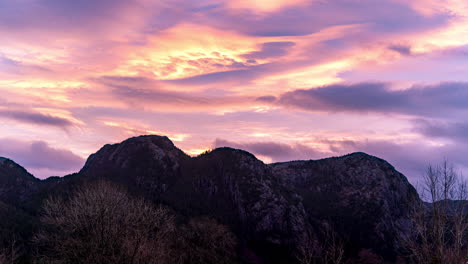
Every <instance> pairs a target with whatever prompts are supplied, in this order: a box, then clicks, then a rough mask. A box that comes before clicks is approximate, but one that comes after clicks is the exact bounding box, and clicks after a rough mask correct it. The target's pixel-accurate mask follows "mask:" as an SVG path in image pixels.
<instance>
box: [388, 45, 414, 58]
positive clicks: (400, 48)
mask: <svg viewBox="0 0 468 264" xmlns="http://www.w3.org/2000/svg"><path fill="white" fill-rule="evenodd" d="M388 49H390V50H393V51H396V52H398V53H400V54H401V55H405V56H408V55H411V47H410V46H406V45H390V46H389V47H388Z"/></svg>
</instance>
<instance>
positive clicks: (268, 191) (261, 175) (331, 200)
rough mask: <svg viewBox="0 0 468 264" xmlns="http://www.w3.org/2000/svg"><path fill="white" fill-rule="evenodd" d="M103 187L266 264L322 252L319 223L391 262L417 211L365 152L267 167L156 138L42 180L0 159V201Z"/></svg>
mask: <svg viewBox="0 0 468 264" xmlns="http://www.w3.org/2000/svg"><path fill="white" fill-rule="evenodd" d="M101 178H105V179H107V180H109V181H112V182H115V183H119V184H124V185H125V186H127V188H128V189H129V190H131V191H132V192H133V193H135V194H137V195H140V196H144V197H145V198H147V199H149V200H153V201H157V202H162V203H164V204H166V205H168V206H170V207H171V208H173V209H174V210H175V211H177V212H178V213H180V214H181V215H184V216H187V217H193V216H202V215H208V216H211V217H214V218H216V219H218V220H219V221H221V222H222V223H224V224H226V225H228V226H229V227H230V228H231V229H232V230H233V231H234V232H235V233H236V234H237V236H238V237H239V238H240V240H241V247H244V248H246V249H248V250H249V251H252V252H254V254H256V255H258V256H259V257H260V258H262V259H263V260H264V261H265V263H287V262H290V261H292V260H293V259H294V256H293V254H294V252H296V251H297V248H299V247H300V246H301V245H304V244H305V243H308V244H311V243H312V244H316V243H319V244H320V243H321V242H322V241H321V240H323V237H321V236H320V228H321V227H322V226H323V224H324V223H326V224H327V225H331V226H333V227H334V228H335V229H336V231H337V232H338V233H339V234H340V235H341V236H342V237H344V238H345V239H346V241H347V244H348V246H349V247H350V248H351V250H356V251H357V250H359V249H361V248H367V249H372V250H373V251H374V252H377V253H379V254H381V255H383V256H385V257H389V258H391V257H394V256H395V255H396V254H397V250H398V248H399V247H400V244H399V241H401V238H402V237H404V236H405V235H406V234H408V230H409V229H410V228H411V225H410V221H409V217H410V209H411V208H413V207H415V206H417V205H418V204H419V203H420V200H419V197H418V195H417V193H416V191H415V190H414V188H413V187H412V186H411V185H410V184H409V183H408V181H407V180H406V178H405V177H404V176H403V175H402V174H400V173H399V172H397V171H396V170H395V169H394V168H393V167H392V166H391V165H390V164H388V163H387V162H385V161H383V160H381V159H378V158H375V157H372V156H369V155H366V154H363V153H354V154H350V155H347V156H344V157H338V158H329V159H324V160H318V161H293V162H285V163H276V164H270V165H267V164H264V163H263V162H261V161H259V160H258V159H256V158H255V157H254V156H253V155H252V154H250V153H248V152H245V151H241V150H235V149H231V148H219V149H215V150H213V151H211V152H209V153H206V154H203V155H200V156H198V157H194V158H191V157H189V156H188V155H186V154H185V153H183V152H182V151H181V150H180V149H178V148H177V147H175V146H174V144H173V143H172V142H171V141H170V140H169V139H168V138H167V137H160V136H142V137H136V138H131V139H128V140H126V141H124V142H122V143H120V144H114V145H106V146H104V147H103V148H102V149H101V150H99V151H98V152H97V153H95V154H93V155H91V156H90V157H89V159H88V161H87V162H86V165H85V166H84V167H83V169H82V170H81V171H80V172H79V173H77V174H74V175H71V176H67V177H65V178H54V179H50V180H46V181H39V180H37V179H35V178H34V177H32V176H31V175H30V174H28V173H27V172H26V171H25V170H24V169H23V168H21V167H19V166H18V165H16V164H14V163H13V162H11V161H8V160H0V201H1V200H5V199H6V198H8V197H9V198H8V199H10V201H11V199H12V198H11V197H13V199H20V200H21V199H22V200H27V199H28V198H30V197H33V194H34V192H35V191H37V190H38V188H39V187H37V186H39V185H40V184H42V185H43V186H45V187H41V188H42V189H41V192H40V194H39V195H36V196H34V197H46V196H47V194H50V193H57V192H60V190H62V192H64V193H66V191H63V190H66V189H67V188H70V186H72V185H74V184H76V183H77V182H79V183H82V182H90V181H93V180H96V179H101ZM15 193H16V194H15ZM5 197H6V198H5Z"/></svg>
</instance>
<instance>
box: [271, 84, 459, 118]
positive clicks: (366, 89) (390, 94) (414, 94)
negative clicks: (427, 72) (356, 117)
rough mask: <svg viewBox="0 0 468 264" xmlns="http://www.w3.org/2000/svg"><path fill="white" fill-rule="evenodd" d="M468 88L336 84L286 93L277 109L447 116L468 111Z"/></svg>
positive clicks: (457, 85)
mask: <svg viewBox="0 0 468 264" xmlns="http://www.w3.org/2000/svg"><path fill="white" fill-rule="evenodd" d="M466 102H468V84H467V83H442V84H438V85H427V86H423V85H419V86H412V87H410V88H408V89H404V90H395V89H391V87H390V86H389V85H388V84H385V83H358V84H350V85H346V84H337V85H329V86H322V87H318V88H312V89H301V90H295V91H292V92H287V93H285V94H283V95H281V96H280V98H279V99H278V100H277V104H278V105H282V106H290V107H296V108H299V109H303V110H308V111H324V112H375V113H385V114H389V113H398V114H406V115H415V116H434V115H435V116H440V115H448V114H450V113H453V112H454V111H466V110H468V104H467V103H466Z"/></svg>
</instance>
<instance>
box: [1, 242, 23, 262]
mask: <svg viewBox="0 0 468 264" xmlns="http://www.w3.org/2000/svg"><path fill="white" fill-rule="evenodd" d="M19 258H20V253H19V248H18V247H17V245H16V242H15V241H13V242H12V243H11V245H10V246H9V247H7V248H3V249H0V264H14V263H17V262H18V260H19Z"/></svg>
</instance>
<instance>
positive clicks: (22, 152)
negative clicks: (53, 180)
mask: <svg viewBox="0 0 468 264" xmlns="http://www.w3.org/2000/svg"><path fill="white" fill-rule="evenodd" d="M0 156H2V157H6V158H9V159H11V160H14V161H15V162H17V163H18V164H20V165H21V166H24V167H25V168H26V169H28V170H30V171H31V172H33V173H34V172H36V171H47V172H50V173H54V172H55V173H58V174H60V173H63V172H66V173H69V172H74V171H78V170H79V169H80V168H81V166H83V164H84V159H83V158H81V157H79V156H78V155H76V154H74V153H73V152H71V151H69V150H64V149H57V148H52V147H50V146H49V145H48V144H47V143H46V142H44V141H33V142H26V141H20V140H16V139H0ZM38 176H39V177H44V176H51V175H38ZM60 176H61V175H60Z"/></svg>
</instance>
